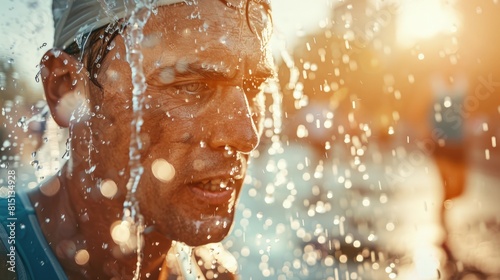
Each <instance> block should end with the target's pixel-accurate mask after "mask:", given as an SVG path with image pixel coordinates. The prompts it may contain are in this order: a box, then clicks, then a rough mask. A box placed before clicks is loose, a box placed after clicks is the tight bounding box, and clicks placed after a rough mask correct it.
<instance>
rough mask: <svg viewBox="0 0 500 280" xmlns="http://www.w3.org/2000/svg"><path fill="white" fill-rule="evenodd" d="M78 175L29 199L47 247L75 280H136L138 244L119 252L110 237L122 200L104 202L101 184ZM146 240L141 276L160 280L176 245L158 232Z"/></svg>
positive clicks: (53, 181) (63, 174)
mask: <svg viewBox="0 0 500 280" xmlns="http://www.w3.org/2000/svg"><path fill="white" fill-rule="evenodd" d="M76 174H78V173H76ZM76 174H72V175H73V176H69V175H68V173H67V169H66V168H63V170H62V171H61V174H60V175H59V176H54V177H53V178H51V179H49V180H48V181H46V182H44V183H42V184H41V185H40V188H39V189H37V190H36V191H34V192H33V193H32V194H31V195H30V199H31V202H32V203H33V204H34V205H35V204H36V205H37V206H36V207H35V211H36V214H37V217H38V221H39V223H40V226H41V228H42V232H43V233H44V235H45V238H46V240H47V242H48V243H49V244H50V246H51V247H52V251H53V252H55V254H56V257H57V258H58V260H59V262H60V263H61V265H62V267H63V269H64V270H65V272H66V274H67V275H68V277H69V278H71V279H84V278H87V279H109V278H112V277H118V278H119V279H130V278H132V277H133V275H134V270H135V269H136V263H137V254H136V253H135V250H134V248H133V247H134V246H135V245H136V242H135V241H132V242H127V243H126V244H122V245H121V246H119V245H117V244H116V243H115V242H114V241H113V239H112V237H111V227H112V225H113V224H114V223H119V222H120V221H121V218H122V213H123V200H120V199H115V200H111V199H108V198H105V197H102V196H101V197H99V196H98V195H96V194H95V192H99V190H98V188H97V182H93V181H94V180H92V179H91V178H89V177H88V176H83V177H82V176H78V175H77V176H75V175H76ZM82 174H85V173H84V172H82ZM83 179H86V180H88V181H87V182H86V181H85V180H83ZM88 184H91V185H92V186H87V185H88ZM87 190H90V191H87ZM143 238H144V242H143V244H144V247H143V256H144V257H142V269H141V275H146V274H148V275H149V279H159V278H161V277H160V270H161V267H162V265H163V263H164V261H165V256H166V254H167V252H168V250H169V248H170V246H171V241H170V240H167V239H166V238H164V237H163V236H161V235H160V234H158V233H157V232H156V231H154V230H153V231H151V232H148V233H145V234H143ZM126 245H129V246H131V247H132V248H127V246H126ZM162 270H163V272H165V268H163V269H162Z"/></svg>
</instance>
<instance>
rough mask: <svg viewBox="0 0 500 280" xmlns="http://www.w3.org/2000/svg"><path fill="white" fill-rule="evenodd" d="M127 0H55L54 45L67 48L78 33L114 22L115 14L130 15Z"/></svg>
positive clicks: (165, 0)
mask: <svg viewBox="0 0 500 280" xmlns="http://www.w3.org/2000/svg"><path fill="white" fill-rule="evenodd" d="M125 1H126V0H114V2H113V1H110V0H101V1H100V0H53V2H52V15H53V17H54V27H55V33H54V47H56V48H62V49H65V48H67V47H68V46H69V45H71V44H72V43H73V42H74V41H75V38H76V37H77V36H78V35H83V34H87V33H90V32H92V31H94V30H96V29H99V28H100V27H103V26H105V25H107V24H109V23H111V22H113V20H114V18H113V16H115V17H117V18H118V19H120V18H124V17H126V16H128V15H129V14H130V13H131V12H132V11H130V10H128V11H127V8H126V7H125V3H124V2H125ZM101 2H102V3H101ZM181 2H184V0H158V1H157V3H156V5H157V6H163V5H170V4H175V3H181ZM105 3H108V4H105ZM103 5H105V6H107V7H106V9H104V8H103ZM127 13H128V14H127ZM111 15H113V16H111Z"/></svg>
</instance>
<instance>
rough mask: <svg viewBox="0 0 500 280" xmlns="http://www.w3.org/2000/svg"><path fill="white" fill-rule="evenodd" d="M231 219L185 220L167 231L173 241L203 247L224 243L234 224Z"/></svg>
mask: <svg viewBox="0 0 500 280" xmlns="http://www.w3.org/2000/svg"><path fill="white" fill-rule="evenodd" d="M233 218H234V217H233V215H230V217H229V216H228V217H217V216H214V217H211V218H209V219H207V220H196V221H195V220H190V221H188V220H184V222H182V223H181V224H180V225H179V226H177V227H175V229H174V230H172V229H173V228H169V229H166V230H167V234H166V235H167V237H168V238H169V239H171V240H176V241H180V242H184V243H186V244H187V245H189V246H201V245H206V244H209V243H217V242H220V241H222V240H223V239H224V238H225V237H226V236H227V235H228V234H229V232H230V230H231V227H232V224H233Z"/></svg>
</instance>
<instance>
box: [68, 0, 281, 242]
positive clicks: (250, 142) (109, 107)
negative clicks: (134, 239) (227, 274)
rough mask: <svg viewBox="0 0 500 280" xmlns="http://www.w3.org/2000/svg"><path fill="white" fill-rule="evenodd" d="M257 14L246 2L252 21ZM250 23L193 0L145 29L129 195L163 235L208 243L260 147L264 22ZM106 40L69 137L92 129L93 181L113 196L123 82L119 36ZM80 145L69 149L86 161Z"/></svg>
mask: <svg viewBox="0 0 500 280" xmlns="http://www.w3.org/2000/svg"><path fill="white" fill-rule="evenodd" d="M253 9H255V10H253ZM243 10H244V6H243ZM264 15H265V12H264V9H263V8H262V7H260V6H259V5H257V4H255V5H252V6H251V11H250V19H251V21H252V22H253V21H254V20H256V19H259V20H263V19H264V18H265V17H263V16H264ZM253 23H254V24H251V26H253V28H255V29H254V32H252V31H251V30H250V27H249V26H248V24H247V17H246V14H244V13H241V12H240V11H239V10H237V9H234V8H231V7H228V6H226V5H225V4H223V3H221V2H220V1H199V4H198V5H195V6H190V5H185V4H179V5H174V6H168V7H159V8H158V14H157V15H152V16H151V18H150V19H149V21H148V23H147V24H146V26H145V29H144V35H145V37H144V41H143V45H142V51H143V55H144V62H143V66H144V73H145V76H146V83H147V90H146V92H145V94H144V109H143V117H142V118H143V120H144V123H143V125H142V129H141V134H140V136H141V140H142V144H143V148H142V152H141V157H142V158H141V162H142V164H143V166H144V174H143V175H142V178H141V180H140V184H139V187H138V190H137V198H138V199H139V202H140V210H141V213H142V214H143V216H144V217H145V221H146V226H148V227H153V229H154V230H156V231H159V232H160V233H161V234H162V235H165V236H166V237H168V238H170V239H173V240H180V241H184V242H186V243H187V244H190V245H200V244H206V243H211V242H217V241H220V240H221V239H222V238H223V237H224V236H225V235H226V234H227V233H228V230H229V228H230V225H231V224H232V220H233V215H234V207H235V200H236V199H237V197H238V194H239V192H240V190H241V186H242V183H243V177H244V174H245V171H246V161H247V158H248V153H249V152H251V151H252V150H253V149H255V147H256V146H257V144H258V142H259V135H260V131H259V129H258V127H259V125H258V123H259V118H260V117H261V111H260V109H258V104H257V103H258V102H257V101H256V100H257V99H258V98H259V97H261V95H262V93H261V92H260V89H259V86H260V85H261V83H262V82H263V81H265V80H266V79H267V78H269V77H270V75H271V69H272V62H271V60H270V59H269V57H270V55H269V50H268V49H267V47H266V46H265V43H264V42H263V41H262V40H261V39H260V38H262V36H266V35H263V34H265V33H266V32H269V30H267V29H266V27H267V24H263V23H262V22H259V21H255V22H253ZM115 41H116V42H115V47H114V48H113V49H112V51H111V52H110V53H109V54H108V55H107V56H106V59H105V60H104V61H103V63H102V66H101V70H100V72H99V77H98V81H99V82H100V84H101V85H102V90H101V89H97V87H93V88H92V89H91V93H90V96H91V97H90V98H91V100H90V104H91V105H92V107H93V108H92V109H91V110H92V111H93V112H94V114H93V117H92V118H91V119H90V122H89V123H88V124H89V126H88V128H85V127H83V128H81V127H80V128H76V126H75V131H80V132H79V133H80V134H81V135H83V134H86V135H88V134H89V132H90V130H92V132H91V133H92V134H93V136H92V143H91V145H93V146H95V149H92V148H91V152H90V154H91V157H90V160H91V161H93V162H94V163H97V167H96V170H95V171H94V175H95V176H98V177H99V178H100V179H102V180H113V181H114V182H116V183H117V184H118V186H119V193H118V195H117V196H115V198H114V200H119V199H117V198H116V197H121V198H122V199H123V198H124V196H125V193H126V190H125V184H126V182H127V177H128V172H129V165H128V164H129V145H130V144H129V143H130V131H131V124H130V122H131V119H132V110H131V107H132V103H131V101H130V100H131V91H132V81H131V71H130V66H129V65H128V63H126V62H125V55H126V53H125V46H124V41H123V38H122V37H120V36H118V37H117V39H115ZM97 104H98V106H96V105H97ZM96 132H97V133H96ZM77 137H78V136H77ZM73 142H75V141H74V140H73ZM76 145H82V146H83V145H84V144H83V143H78V144H76ZM87 145H89V144H88V143H86V144H85V147H76V150H77V151H78V150H79V151H80V153H81V154H85V153H86V154H87V155H88V154H89V152H88V150H89V147H88V146H87Z"/></svg>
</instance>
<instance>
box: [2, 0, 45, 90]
mask: <svg viewBox="0 0 500 280" xmlns="http://www.w3.org/2000/svg"><path fill="white" fill-rule="evenodd" d="M0 2H1V4H0V6H1V7H2V9H1V10H0V34H1V35H2V44H0V59H1V60H3V61H8V60H10V61H12V63H13V64H14V65H15V67H16V69H17V70H18V72H19V73H20V74H21V76H22V77H27V78H28V80H29V81H30V82H32V83H33V84H35V75H36V73H37V72H38V70H37V67H36V66H37V64H38V63H39V61H40V58H41V57H42V55H43V53H44V52H45V51H46V50H47V49H48V48H49V46H51V45H52V32H53V27H52V26H53V23H52V16H51V14H50V1H44V0H10V1H9V0H0ZM44 43H45V44H46V47H42V45H43V44H44Z"/></svg>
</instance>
